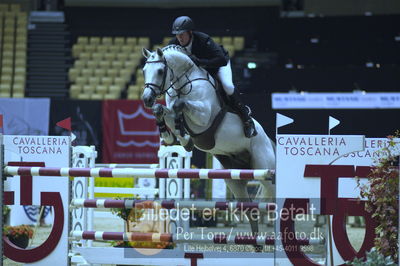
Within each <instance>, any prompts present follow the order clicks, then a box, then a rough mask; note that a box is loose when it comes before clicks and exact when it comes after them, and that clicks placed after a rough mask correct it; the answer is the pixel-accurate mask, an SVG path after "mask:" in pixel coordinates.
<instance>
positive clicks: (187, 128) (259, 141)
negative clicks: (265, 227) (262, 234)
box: [142, 45, 275, 232]
mask: <svg viewBox="0 0 400 266" xmlns="http://www.w3.org/2000/svg"><path fill="white" fill-rule="evenodd" d="M142 52H143V55H144V56H145V57H146V58H147V61H146V64H145V66H144V68H143V73H144V78H145V87H144V91H143V95H142V100H143V101H144V104H145V106H146V107H148V108H153V112H154V114H155V116H156V118H157V121H158V123H159V125H160V124H161V125H162V127H163V126H164V128H161V127H160V132H161V137H162V138H163V140H164V141H165V142H166V143H167V144H172V143H173V142H174V141H175V136H176V137H177V138H178V140H179V141H180V143H181V145H183V146H187V145H189V144H190V142H191V141H193V142H194V146H195V147H196V148H198V149H199V150H202V151H205V152H209V153H211V154H212V155H213V156H215V157H216V158H217V159H218V160H219V161H220V162H221V164H222V165H223V167H224V168H226V169H275V146H274V143H273V142H272V141H271V140H270V139H269V137H268V136H267V135H266V133H265V132H264V129H263V128H262V127H261V125H260V124H259V123H258V122H257V121H256V120H254V119H253V121H254V124H255V126H256V129H257V132H258V134H257V135H256V136H254V137H252V138H246V137H245V135H244V132H243V126H242V121H241V120H240V118H239V116H238V115H237V114H235V113H231V112H226V108H223V107H221V104H220V101H219V97H218V96H217V93H216V90H215V87H216V81H215V80H214V79H213V78H212V77H211V76H210V75H209V74H208V73H207V71H206V70H204V69H203V68H201V67H198V66H196V65H195V64H194V63H193V61H192V60H191V59H190V57H188V56H187V54H186V53H185V52H186V50H184V49H183V48H182V47H181V46H177V45H169V46H166V47H164V48H162V49H160V48H158V49H157V51H156V52H150V51H149V50H147V49H143V51H142ZM162 94H165V96H166V97H165V100H166V106H163V105H161V104H156V98H157V97H158V96H160V95H162ZM181 120H182V121H183V123H182V125H181V123H180V122H181ZM163 121H165V123H166V125H167V126H168V128H165V124H164V125H163ZM261 182H262V184H263V185H264V190H263V193H261V194H262V195H263V197H267V198H273V197H274V187H273V185H272V183H271V182H270V181H261ZM226 183H227V185H228V187H229V189H230V190H231V191H232V193H233V195H234V196H235V198H236V199H240V200H250V198H249V194H248V191H247V187H246V185H247V181H246V180H226ZM250 223H251V227H252V231H253V232H258V225H257V222H252V221H250Z"/></svg>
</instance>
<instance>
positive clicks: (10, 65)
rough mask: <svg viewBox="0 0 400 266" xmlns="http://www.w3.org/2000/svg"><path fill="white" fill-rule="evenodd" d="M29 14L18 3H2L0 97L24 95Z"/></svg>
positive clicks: (0, 5) (0, 11)
mask: <svg viewBox="0 0 400 266" xmlns="http://www.w3.org/2000/svg"><path fill="white" fill-rule="evenodd" d="M27 21H28V19H27V14H26V12H23V11H21V7H20V5H18V4H0V60H1V61H0V97H14V98H21V97H24V91H25V81H26V50H27Z"/></svg>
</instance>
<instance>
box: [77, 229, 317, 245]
mask: <svg viewBox="0 0 400 266" xmlns="http://www.w3.org/2000/svg"><path fill="white" fill-rule="evenodd" d="M70 238H71V239H74V240H81V239H86V240H97V241H111V240H112V241H141V242H168V243H208V244H236V245H269V246H271V245H275V239H274V238H273V237H271V236H261V235H260V236H241V235H236V236H231V237H229V235H228V236H227V235H225V234H214V235H213V237H212V238H211V237H209V236H206V235H204V234H194V233H182V234H160V233H137V232H102V231H72V232H71V233H70ZM296 241H297V244H299V245H319V244H324V239H297V240H296Z"/></svg>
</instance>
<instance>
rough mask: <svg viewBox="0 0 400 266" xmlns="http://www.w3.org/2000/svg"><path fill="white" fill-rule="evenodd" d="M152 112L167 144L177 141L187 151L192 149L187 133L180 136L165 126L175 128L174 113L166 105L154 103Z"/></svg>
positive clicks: (173, 143) (191, 142)
mask: <svg viewBox="0 0 400 266" xmlns="http://www.w3.org/2000/svg"><path fill="white" fill-rule="evenodd" d="M152 109H153V114H154V116H155V117H156V123H157V126H158V128H159V130H160V136H161V138H162V139H163V140H164V142H165V144H167V145H175V144H177V141H179V144H180V145H182V146H183V147H184V148H185V149H186V150H187V151H192V150H193V141H192V140H191V138H190V136H189V135H184V136H180V135H179V134H176V133H174V132H171V130H170V129H169V128H168V127H167V125H168V126H169V127H172V128H175V127H176V126H175V124H174V122H175V118H174V117H175V115H173V112H171V110H169V109H168V108H167V107H165V106H164V105H161V104H156V105H154V106H153V108H152Z"/></svg>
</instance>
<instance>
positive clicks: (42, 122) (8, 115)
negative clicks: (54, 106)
mask: <svg viewBox="0 0 400 266" xmlns="http://www.w3.org/2000/svg"><path fill="white" fill-rule="evenodd" d="M0 114H2V115H3V117H4V131H3V133H4V134H5V135H47V134H48V132H49V116H50V99H48V98H36V99H29V98H24V99H15V98H11V99H10V98H1V99H0Z"/></svg>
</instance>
